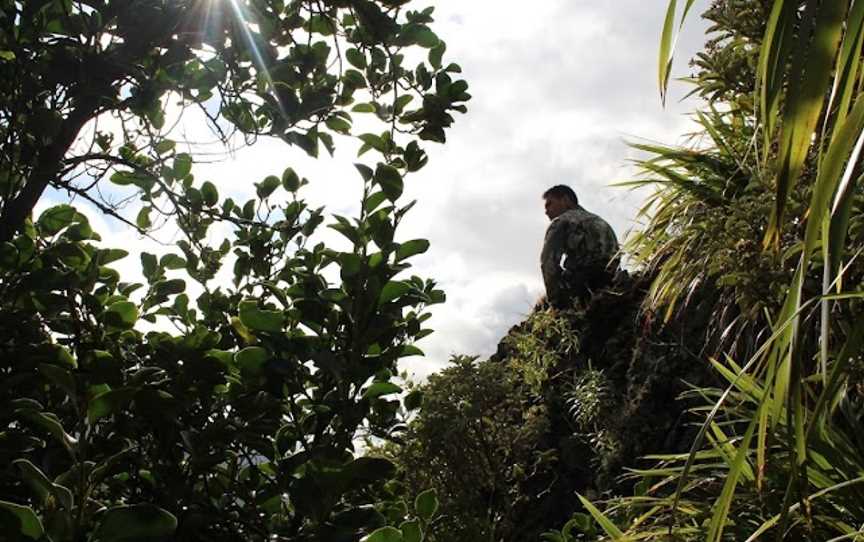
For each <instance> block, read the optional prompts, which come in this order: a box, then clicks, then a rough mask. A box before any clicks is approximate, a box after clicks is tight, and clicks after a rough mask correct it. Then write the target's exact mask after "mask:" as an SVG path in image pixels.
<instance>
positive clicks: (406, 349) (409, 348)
mask: <svg viewBox="0 0 864 542" xmlns="http://www.w3.org/2000/svg"><path fill="white" fill-rule="evenodd" d="M425 355H426V354H424V353H423V351H422V350H420V349H419V348H417V347H416V346H414V345H413V344H406V345H405V346H403V347H402V350H401V351H400V352H399V357H400V358H407V357H409V356H425Z"/></svg>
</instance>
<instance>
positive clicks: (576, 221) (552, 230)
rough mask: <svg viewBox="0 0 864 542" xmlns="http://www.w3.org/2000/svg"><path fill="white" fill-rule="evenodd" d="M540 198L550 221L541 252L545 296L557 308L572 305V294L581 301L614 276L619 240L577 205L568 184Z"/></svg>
mask: <svg viewBox="0 0 864 542" xmlns="http://www.w3.org/2000/svg"><path fill="white" fill-rule="evenodd" d="M543 199H544V200H545V202H546V216H548V217H549V219H550V220H551V221H552V223H551V224H549V228H548V229H547V230H546V239H545V240H544V241H543V251H542V252H541V254H540V269H541V270H542V271H543V282H545V284H546V299H547V300H548V302H549V303H550V304H551V305H552V306H553V307H556V308H566V307H570V306H572V301H573V298H574V297H575V298H578V299H579V300H580V302H582V303H583V304H584V303H586V302H587V301H588V299H590V297H591V293H592V292H594V291H596V290H598V289H600V288H603V287H604V286H607V285H608V284H609V283H610V282H611V280H612V278H613V277H614V275H615V272H616V271H617V269H618V261H617V258H616V256H617V254H618V239H617V238H616V237H615V232H614V231H613V230H612V227H611V226H610V225H609V224H608V223H607V222H606V221H605V220H603V219H602V218H600V217H599V216H597V215H595V214H593V213H589V212H588V211H586V210H585V209H583V208H582V207H580V206H579V200H578V199H577V198H576V193H575V192H573V189H572V188H570V187H569V186H566V185H563V184H559V185H557V186H553V187H552V188H550V189H549V190H547V191H546V192H544V193H543ZM562 259H563V260H564V261H563V262H562Z"/></svg>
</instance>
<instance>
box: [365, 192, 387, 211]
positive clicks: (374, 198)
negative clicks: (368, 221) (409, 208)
mask: <svg viewBox="0 0 864 542" xmlns="http://www.w3.org/2000/svg"><path fill="white" fill-rule="evenodd" d="M386 199H387V194H385V193H384V192H383V191H382V192H375V193H374V194H372V195H371V196H369V197H368V198H366V202H365V203H364V204H363V210H364V211H366V213H367V214H368V213H371V212H372V211H374V210H375V209H377V208H378V206H379V205H381V204H382V203H384V200H386Z"/></svg>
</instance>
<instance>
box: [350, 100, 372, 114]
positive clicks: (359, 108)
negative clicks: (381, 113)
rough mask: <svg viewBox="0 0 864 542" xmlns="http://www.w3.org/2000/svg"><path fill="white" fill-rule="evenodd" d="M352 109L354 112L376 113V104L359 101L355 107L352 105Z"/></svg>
mask: <svg viewBox="0 0 864 542" xmlns="http://www.w3.org/2000/svg"><path fill="white" fill-rule="evenodd" d="M351 111H353V112H354V113H374V112H375V106H374V105H373V104H371V103H367V102H364V103H359V104H357V105H355V106H354V107H352V108H351Z"/></svg>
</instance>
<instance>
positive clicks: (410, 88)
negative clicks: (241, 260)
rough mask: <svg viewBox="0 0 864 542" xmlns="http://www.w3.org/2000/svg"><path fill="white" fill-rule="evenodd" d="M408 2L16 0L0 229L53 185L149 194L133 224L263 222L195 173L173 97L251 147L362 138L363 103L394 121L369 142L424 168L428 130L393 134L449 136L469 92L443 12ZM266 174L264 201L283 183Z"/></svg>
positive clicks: (5, 14)
mask: <svg viewBox="0 0 864 542" xmlns="http://www.w3.org/2000/svg"><path fill="white" fill-rule="evenodd" d="M403 4H404V2H383V1H380V2H375V1H371V0H351V1H340V2H325V3H321V2H310V1H304V0H294V1H289V2H285V1H283V0H255V1H248V0H219V1H213V2H199V1H198V0H170V1H168V0H140V1H136V2H133V3H129V2H119V1H94V2H71V1H69V0H39V1H35V2H21V1H20V0H5V1H4V2H3V3H2V4H0V7H2V9H0V58H2V61H0V81H2V82H0V95H2V99H0V118H2V119H3V122H2V123H0V124H2V128H0V139H2V141H3V142H4V143H3V145H4V153H3V155H2V157H0V240H4V241H8V240H9V239H10V238H11V236H12V234H13V233H14V232H15V231H17V230H20V228H21V227H22V226H23V223H24V220H25V218H26V217H27V216H28V214H29V213H30V211H31V210H32V208H33V206H34V205H35V203H36V201H38V200H39V198H40V197H41V195H42V194H43V193H44V191H45V190H46V188H48V187H53V188H56V189H60V190H63V191H65V192H69V193H71V194H77V195H78V196H79V197H82V198H84V199H86V200H90V201H91V202H93V203H94V204H95V205H96V206H97V207H99V208H100V209H101V210H102V211H103V212H107V213H109V214H112V215H114V216H115V217H116V218H122V216H121V215H122V213H119V212H118V208H117V206H116V205H115V203H114V201H115V200H112V199H110V198H103V197H102V196H101V195H100V192H99V191H97V190H96V189H95V188H96V186H97V185H103V186H104V185H105V184H106V183H110V185H109V186H111V185H113V186H112V188H113V189H115V190H117V189H123V190H125V191H127V192H128V193H129V195H130V196H134V197H140V198H141V201H142V202H144V208H143V210H142V212H141V213H140V214H139V215H138V219H137V220H136V221H135V222H134V223H133V222H130V221H128V220H127V223H128V225H129V226H131V227H137V228H139V229H141V230H148V229H150V228H151V226H153V225H155V224H158V222H157V219H156V218H155V217H153V216H150V213H151V212H152V214H157V215H167V216H169V217H175V218H176V219H177V220H179V221H180V222H181V223H185V228H186V229H188V230H194V229H195V228H196V227H197V225H198V223H199V222H200V220H210V219H214V218H215V219H223V220H231V221H233V222H235V223H242V222H243V221H244V220H247V221H248V220H253V219H255V218H256V217H255V216H254V215H255V213H254V211H251V210H249V209H246V208H244V207H243V206H236V207H235V206H233V205H231V204H227V205H223V206H222V208H221V209H219V208H218V207H216V206H215V204H216V203H217V201H218V192H217V191H216V189H215V186H214V185H212V184H208V183H203V184H198V183H195V182H194V179H193V177H192V176H191V172H192V164H193V162H194V156H190V154H188V153H186V152H182V151H181V150H180V148H178V145H177V143H178V142H177V141H175V140H174V139H172V137H173V136H172V135H171V128H172V123H173V122H174V120H175V119H174V118H173V117H172V116H173V113H172V111H173V109H172V111H169V103H170V104H171V106H172V108H173V107H174V106H175V105H178V106H179V107H180V108H182V109H183V110H185V109H186V108H195V109H198V110H199V111H200V113H201V115H203V117H204V118H205V119H208V120H207V122H209V123H210V125H211V128H212V130H213V132H214V133H215V134H216V135H217V137H218V138H220V139H222V140H223V141H225V142H227V141H228V140H229V139H230V137H231V135H232V133H240V134H242V135H243V136H244V137H245V139H246V141H247V143H252V142H254V141H255V139H256V138H257V137H258V136H264V135H266V136H272V137H278V138H281V139H282V140H284V141H285V142H287V143H289V144H290V145H293V146H296V147H298V148H299V149H302V150H303V151H305V152H306V153H308V154H309V155H311V156H313V157H317V156H318V152H319V147H320V146H322V145H323V146H324V148H326V149H327V150H328V151H329V152H330V153H332V152H333V149H334V136H337V135H340V134H350V133H351V131H352V124H353V120H354V119H353V114H354V113H360V114H363V113H373V114H374V117H375V118H377V119H378V120H380V121H382V122H383V123H386V124H389V125H391V128H392V129H391V130H388V131H385V132H383V133H380V134H372V133H367V134H361V135H360V136H359V137H360V138H361V139H362V140H363V142H364V147H363V150H364V151H365V150H368V149H375V150H377V151H380V152H381V153H383V154H385V155H386V156H388V157H392V159H393V160H396V159H398V160H399V161H398V162H396V163H395V167H397V168H405V169H408V170H409V171H416V170H417V169H419V168H420V167H422V166H423V164H425V163H426V161H427V157H426V155H425V153H424V152H423V151H422V149H421V148H420V146H419V145H418V144H417V142H416V141H413V142H412V143H410V144H409V145H407V146H405V147H403V146H400V145H399V144H398V142H397V141H396V138H395V136H396V135H397V131H396V130H395V129H396V128H398V131H399V132H400V133H405V134H409V135H412V136H415V135H416V136H419V138H420V139H425V140H431V141H440V142H443V141H444V139H445V135H444V130H445V129H446V128H447V127H448V126H450V125H451V124H452V122H453V118H452V116H451V114H450V113H451V112H452V111H461V112H464V111H465V106H464V104H462V103H461V102H464V101H466V100H468V99H469V98H470V95H469V94H468V93H467V83H466V82H465V81H462V80H458V79H454V74H457V73H458V72H459V71H460V69H459V66H458V65H456V64H449V65H446V66H444V65H442V55H443V53H444V50H445V47H446V46H445V44H444V42H443V41H441V40H440V39H439V38H438V37H437V36H436V35H435V33H434V32H433V31H432V30H431V29H430V27H429V24H430V23H431V22H432V17H431V13H432V8H428V9H425V10H423V11H411V10H405V9H404V6H403ZM409 50H419V51H420V52H422V54H421V55H417V54H412V55H406V54H405V52H407V51H409ZM418 57H419V58H420V61H419V62H417V63H416V65H413V66H412V65H409V64H408V63H407V61H406V58H418ZM412 101H413V104H412ZM97 119H99V122H96V120H97ZM112 126H119V129H116V128H112ZM180 143H183V142H182V141H181V142H180ZM392 165H394V164H388V165H387V167H390V166H392ZM390 171H395V170H390ZM268 179H271V180H272V182H271V180H265V182H264V183H262V184H260V185H259V186H258V195H259V197H260V198H264V197H266V196H267V195H268V194H269V193H272V191H273V189H274V188H275V184H273V183H274V182H275V183H278V178H276V177H272V178H268ZM285 182H286V183H287V184H288V187H289V188H290V187H291V185H292V184H293V185H296V184H297V179H296V178H293V177H292V176H289V177H287V178H286V179H285ZM398 185H401V180H400V179H398V178H397V177H396V176H394V175H393V174H392V172H391V173H390V175H389V180H388V181H387V182H384V183H383V184H382V187H384V189H385V191H389V192H388V194H389V195H391V196H398V194H397V193H396V192H397V191H396V190H395V187H396V186H398ZM398 192H401V189H400V190H398ZM202 215H203V216H202ZM199 216H202V218H198V217H199Z"/></svg>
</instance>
